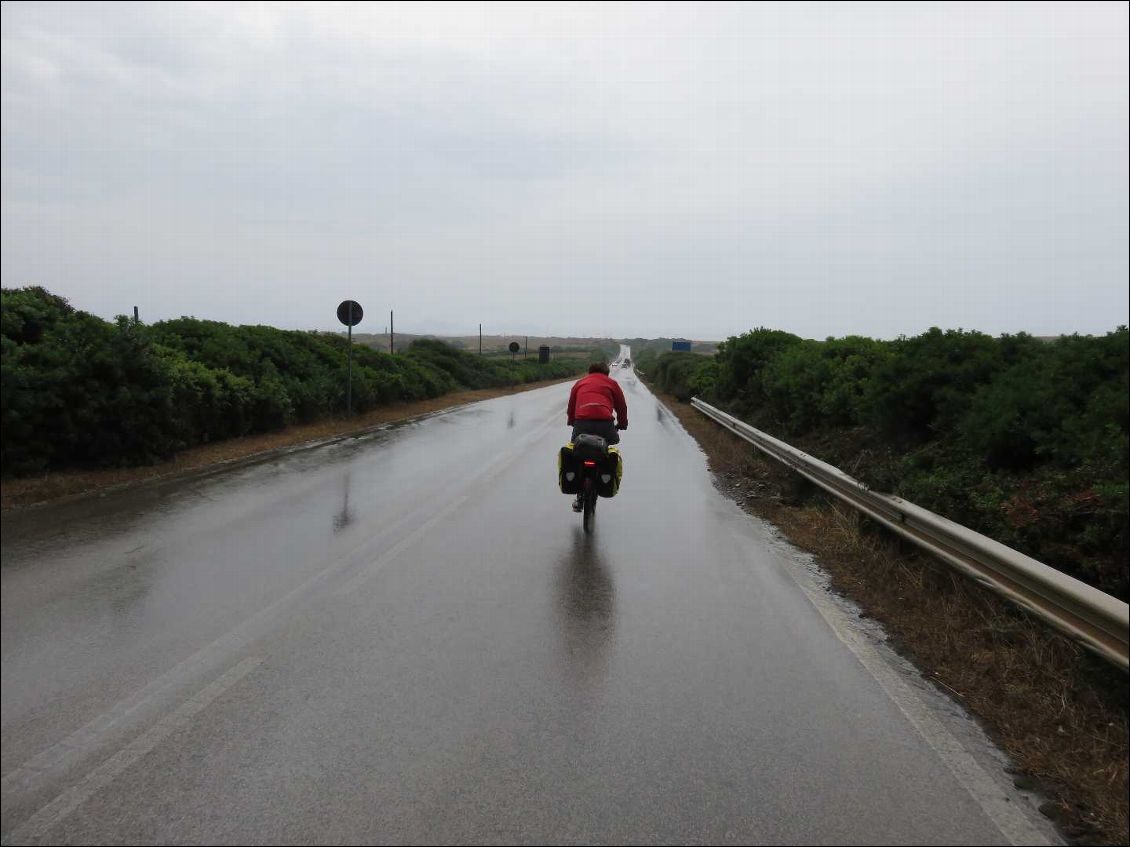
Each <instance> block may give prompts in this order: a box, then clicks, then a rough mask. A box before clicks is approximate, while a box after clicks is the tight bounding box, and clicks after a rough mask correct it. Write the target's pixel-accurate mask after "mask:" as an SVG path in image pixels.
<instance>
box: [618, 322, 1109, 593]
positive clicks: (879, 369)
mask: <svg viewBox="0 0 1130 847" xmlns="http://www.w3.org/2000/svg"><path fill="white" fill-rule="evenodd" d="M636 363H637V365H638V367H639V369H640V370H642V371H644V372H645V373H646V374H647V376H648V378H649V379H651V380H653V381H654V382H655V383H656V384H657V385H658V386H659V387H660V388H661V389H663V390H664V391H667V392H669V393H671V394H674V395H675V396H676V397H678V398H679V399H681V400H687V399H689V398H690V397H691V396H694V395H697V396H700V397H702V398H703V399H705V400H707V401H708V402H712V403H715V404H718V405H721V406H723V407H725V408H727V409H729V410H730V411H731V412H732V413H733V414H736V415H738V416H740V417H742V418H743V419H744V420H747V421H749V422H750V423H752V424H753V425H754V426H757V427H759V428H761V429H764V430H766V431H768V432H770V433H773V434H775V435H778V436H783V437H788V438H789V439H791V440H793V441H794V442H795V443H797V444H798V445H800V446H802V447H804V448H805V449H806V450H808V451H809V452H811V453H813V454H815V455H817V456H819V457H820V458H823V459H825V460H826V461H831V462H833V463H835V464H838V465H840V466H841V467H843V468H845V469H846V470H848V471H849V472H852V473H854V474H855V475H857V476H859V477H861V478H862V479H863V480H864V481H865V482H867V483H868V484H870V485H872V486H873V487H875V488H877V489H880V490H884V491H890V492H893V493H896V494H899V495H900V496H902V497H905V498H906V499H908V500H911V501H913V502H916V503H918V504H919V505H922V506H925V507H926V508H929V509H932V510H934V511H936V512H939V513H941V514H943V515H946V516H947V517H949V518H951V519H953V520H956V521H958V522H960V523H962V524H965V525H966V526H970V527H972V528H975V529H978V530H979V531H981V532H983V533H985V534H987V535H989V536H991V537H993V538H996V539H998V540H999V541H1002V542H1003V543H1005V544H1008V545H1010V546H1013V547H1016V548H1017V549H1020V550H1022V551H1024V552H1026V553H1028V554H1029V555H1031V556H1033V557H1035V558H1037V559H1040V560H1041V561H1044V562H1046V563H1047V564H1049V565H1053V566H1055V567H1058V568H1060V569H1061V570H1064V571H1066V572H1068V573H1071V574H1073V575H1075V576H1078V577H1080V578H1082V579H1085V580H1087V581H1089V582H1091V583H1092V584H1094V585H1097V586H1098V587H1100V588H1102V589H1103V590H1105V591H1108V592H1110V593H1113V594H1116V595H1118V596H1120V597H1122V598H1123V599H1126V597H1127V555H1128V550H1127V547H1128V545H1127V534H1128V512H1130V509H1128V486H1127V480H1128V475H1130V474H1128V461H1127V455H1128V447H1127V445H1128V430H1130V427H1128V415H1130V412H1128V409H1130V337H1128V333H1127V329H1126V327H1120V328H1119V329H1117V330H1116V331H1114V332H1111V333H1108V334H1107V335H1103V336H1097V337H1081V336H1068V337H1063V338H1059V339H1055V340H1050V341H1049V340H1039V339H1036V338H1034V337H1032V336H1029V335H1023V334H1022V335H1005V336H1001V337H999V338H993V337H990V336H988V335H983V334H981V333H978V332H962V331H947V332H943V331H942V330H940V329H931V330H930V331H928V332H926V333H923V334H922V335H919V336H916V337H913V338H900V339H898V340H895V341H876V340H873V339H870V338H861V337H848V338H830V339H828V340H826V341H810V340H806V339H802V338H798V337H797V336H795V335H790V334H789V333H786V332H780V331H774V330H768V329H758V330H755V331H753V332H747V333H745V334H743V335H741V336H738V337H736V338H730V339H729V340H727V341H725V342H724V343H722V344H721V345H719V349H718V353H717V355H715V356H713V357H704V356H696V355H694V354H693V353H667V354H664V355H655V354H653V353H646V354H644V355H641V356H637V357H636Z"/></svg>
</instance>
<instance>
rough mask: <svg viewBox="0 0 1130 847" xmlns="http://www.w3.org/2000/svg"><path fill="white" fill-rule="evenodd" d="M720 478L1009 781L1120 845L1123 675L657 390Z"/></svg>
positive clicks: (1093, 838) (1058, 814) (1078, 835)
mask: <svg viewBox="0 0 1130 847" xmlns="http://www.w3.org/2000/svg"><path fill="white" fill-rule="evenodd" d="M659 396H660V399H661V400H662V401H663V402H664V403H666V405H667V406H668V408H670V409H671V410H672V411H673V412H674V413H675V414H676V415H677V416H678V417H679V419H680V420H681V421H682V423H683V425H684V427H685V428H686V429H687V431H688V432H690V434H691V435H692V436H694V438H695V439H696V440H697V441H698V442H699V444H700V445H701V446H702V448H703V450H704V451H705V452H706V454H707V456H708V458H709V460H710V466H711V468H712V470H713V471H714V472H715V474H716V475H717V479H718V482H719V486H720V487H721V488H722V489H723V490H724V491H725V492H726V493H727V494H728V495H730V496H732V497H733V498H734V499H736V500H737V501H738V502H739V503H741V505H742V506H743V507H744V508H745V509H746V510H748V511H750V512H751V513H753V514H756V515H758V516H760V517H763V518H765V519H766V520H768V521H770V522H772V523H773V524H774V525H776V526H777V527H779V528H780V529H781V531H782V532H783V533H784V534H785V535H786V537H788V538H789V540H790V541H792V543H794V544H795V545H796V546H798V547H800V548H801V549H804V550H806V551H808V552H810V553H812V554H813V555H814V556H816V558H817V560H818V561H819V562H820V564H821V566H822V567H823V568H824V569H825V570H826V571H827V572H828V574H829V575H830V578H831V581H832V585H833V586H834V588H835V589H836V590H837V591H840V592H842V593H843V594H845V595H847V596H848V597H850V598H851V599H852V600H854V601H855V602H856V603H857V604H858V605H859V607H860V609H861V614H862V615H865V616H868V617H872V618H874V619H876V620H878V621H879V622H881V623H882V624H883V625H884V627H885V628H886V631H887V632H888V634H889V636H890V638H891V640H892V642H893V644H894V646H896V647H897V648H898V649H899V650H900V651H901V652H902V653H904V654H905V655H906V656H907V657H908V658H910V659H911V660H912V661H913V662H914V663H915V664H916V666H917V667H918V668H920V669H921V671H922V674H923V676H924V677H926V678H928V679H930V680H932V681H933V682H934V683H936V684H937V685H938V686H939V687H940V688H941V689H942V690H943V691H945V692H946V693H947V694H949V695H950V696H952V697H954V698H956V699H957V700H959V701H960V702H961V703H962V704H963V705H964V706H965V707H966V708H967V709H968V710H969V712H970V713H972V714H973V715H975V716H976V717H977V718H979V719H980V720H981V722H982V723H983V725H984V726H985V728H986V730H987V731H988V732H989V734H990V736H991V737H993V739H994V740H995V741H996V743H997V744H998V745H999V746H1000V747H1001V749H1003V750H1004V751H1005V752H1006V753H1007V754H1008V755H1009V756H1010V757H1011V759H1012V761H1013V762H1014V763H1015V766H1016V770H1015V774H1014V778H1015V780H1016V781H1017V784H1018V785H1020V786H1022V787H1034V788H1039V789H1040V790H1041V791H1042V793H1043V794H1044V796H1046V797H1049V798H1050V800H1049V802H1048V803H1046V804H1045V805H1044V807H1043V808H1042V811H1043V812H1044V814H1046V815H1047V816H1048V817H1050V818H1052V819H1053V820H1054V821H1055V822H1056V823H1057V824H1058V825H1059V827H1060V830H1061V832H1062V833H1063V834H1064V835H1065V836H1066V837H1067V838H1068V839H1070V840H1071V841H1073V842H1075V843H1080V844H1126V843H1127V842H1128V839H1130V833H1128V829H1127V789H1128V784H1127V755H1128V746H1127V681H1126V676H1125V674H1123V673H1121V672H1120V671H1117V670H1115V669H1113V668H1111V667H1110V666H1108V665H1107V664H1106V663H1104V662H1102V661H1101V660H1099V659H1097V658H1095V657H1093V656H1091V655H1090V654H1089V653H1087V652H1086V651H1084V650H1082V649H1081V648H1079V647H1078V646H1076V645H1075V644H1074V643H1073V642H1071V641H1069V640H1068V639H1066V638H1063V637H1061V636H1060V635H1058V634H1056V633H1054V632H1052V631H1051V630H1050V629H1048V628H1047V627H1045V626H1044V625H1042V624H1041V623H1039V622H1038V621H1035V620H1033V619H1031V618H1029V617H1028V616H1027V615H1025V614H1024V613H1023V612H1022V611H1020V610H1018V609H1016V608H1014V607H1012V606H1011V605H1009V604H1007V603H1005V602H1004V601H1002V600H1000V599H999V598H997V597H996V596H995V595H993V594H991V593H989V592H987V591H985V590H983V589H981V588H980V587H978V586H976V585H975V584H973V583H971V582H969V581H968V580H966V579H963V578H962V577H960V576H958V575H956V574H955V573H953V572H952V571H951V570H949V569H948V568H946V567H945V566H944V565H942V564H941V563H938V562H935V561H934V560H932V559H929V558H927V557H924V556H920V555H918V554H917V553H915V552H913V551H912V550H911V549H909V548H908V547H907V546H906V545H904V544H903V543H901V542H900V541H899V540H898V539H896V538H894V537H893V536H891V535H889V534H888V533H886V532H885V531H883V530H882V529H881V528H879V527H877V526H875V525H873V524H870V522H868V521H866V520H865V519H861V518H860V517H859V516H858V514H857V513H855V512H853V511H849V510H847V509H846V507H841V506H838V505H835V504H834V503H831V502H829V501H828V500H827V499H826V498H824V497H823V496H822V495H821V494H819V493H818V491H817V490H816V489H814V488H812V487H810V486H808V484H807V483H806V482H805V481H804V480H803V479H801V478H800V477H798V476H796V475H795V474H792V473H791V472H789V471H787V470H785V469H784V468H782V467H781V466H780V465H777V464H776V463H773V462H771V461H770V460H768V459H765V458H762V457H761V456H760V455H759V454H757V453H756V451H755V450H754V449H753V448H752V447H750V445H748V444H747V443H746V442H744V441H742V440H741V439H739V438H738V437H736V436H735V435H733V434H732V433H729V432H727V431H725V430H723V429H722V428H720V427H718V426H717V425H716V424H714V423H713V422H712V421H710V420H709V419H707V418H705V417H704V416H702V415H701V414H700V413H698V412H696V411H695V410H694V409H693V408H692V407H690V406H689V405H686V404H684V403H681V402H679V401H678V400H676V399H675V398H674V397H671V396H670V395H662V394H660V395H659Z"/></svg>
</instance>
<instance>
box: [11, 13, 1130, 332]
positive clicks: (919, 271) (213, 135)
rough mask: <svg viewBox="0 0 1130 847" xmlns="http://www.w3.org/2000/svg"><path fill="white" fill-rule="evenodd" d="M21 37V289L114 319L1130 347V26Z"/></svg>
mask: <svg viewBox="0 0 1130 847" xmlns="http://www.w3.org/2000/svg"><path fill="white" fill-rule="evenodd" d="M2 8H3V11H2V15H3V115H2V118H3V130H2V131H3V161H2V165H3V196H2V207H3V219H2V227H3V235H2V239H3V243H2V247H3V257H2V271H3V284H4V286H6V287H14V286H21V285H28V284H39V285H44V286H46V287H48V288H50V289H51V290H53V291H55V292H57V293H59V294H62V295H64V296H66V297H68V298H70V299H71V301H72V302H73V303H74V304H75V305H76V306H78V307H80V308H83V309H87V310H90V311H93V312H95V313H97V314H100V315H103V316H107V317H109V316H112V315H113V314H115V313H124V312H127V311H129V310H130V308H131V307H132V306H133V305H135V304H136V305H138V306H140V308H141V311H142V315H143V318H145V319H147V320H157V319H160V318H166V317H174V316H178V315H182V314H192V315H196V316H198V317H207V318H214V319H218V320H224V321H229V322H237V323H239V322H261V323H269V324H273V325H276V326H283V327H303V328H309V327H321V328H331V327H335V326H336V323H335V321H334V317H333V315H334V309H335V307H336V305H337V303H338V301H340V300H341V299H343V298H345V297H353V298H355V299H357V300H358V301H360V302H361V303H362V305H363V306H364V307H365V309H366V312H367V317H366V321H365V323H364V324H362V326H361V327H360V328H359V329H362V330H368V331H376V332H380V331H382V329H383V326H384V324H385V316H386V315H387V311H388V309H390V308H395V309H396V312H397V326H398V327H399V328H403V329H404V330H405V331H413V330H420V331H451V332H470V331H474V330H475V328H476V326H477V324H478V322H479V321H482V322H483V323H484V330H485V331H504V332H509V333H516V334H521V333H525V332H528V333H530V334H540V333H557V334H583V335H590V334H608V335H614V336H637V335H643V336H655V335H686V336H690V337H698V338H720V337H725V336H727V335H730V334H733V333H737V332H741V331H744V330H746V329H749V328H751V327H755V326H759V325H765V326H771V327H775V328H781V329H787V330H790V331H792V332H796V333H798V334H801V335H805V336H810V337H824V336H826V335H842V334H847V333H862V334H868V335H874V336H882V337H891V336H895V335H898V334H902V333H906V334H914V333H917V332H920V331H922V330H923V329H925V328H927V327H929V326H931V325H938V326H943V327H964V328H969V329H981V330H984V331H987V332H992V333H999V332H1014V331H1019V330H1025V331H1029V332H1033V333H1036V334H1051V333H1059V332H1074V331H1079V332H1105V331H1108V330H1110V329H1113V328H1114V327H1115V326H1116V325H1118V324H1121V323H1126V322H1127V320H1128V297H1127V276H1128V236H1127V233H1128V229H1130V221H1128V190H1127V185H1128V181H1130V174H1128V164H1127V163H1128V160H1130V149H1128V146H1130V145H1128V105H1127V100H1128V87H1127V75H1128V72H1127V68H1128V66H1130V59H1128V50H1127V42H1128V17H1127V9H1128V6H1127V4H1126V3H1106V4H1086V3H1064V4H1062V5H1059V4H1031V5H1029V4H1018V5H1013V4H1009V5H996V4H988V3H973V4H968V5H966V4H954V5H949V4H944V5H943V4H923V5H918V4H894V3H891V4H887V3H881V4H848V3H844V4H831V5H825V4H815V3H814V4H809V3H795V4H794V3H790V4H784V5H775V4H765V5H712V4H705V3H695V4H690V5H681V4H674V5H668V4H632V5H606V4H592V5H589V4H585V5H563V6H559V5H552V6H540V5H519V4H503V5H497V6H495V5H478V4H460V5H444V4H441V5H423V4H421V5H397V4H393V5H349V4H345V5H338V4H334V3H326V2H319V3H310V4H288V5H272V4H266V5H260V4H255V5H238V4H218V5H212V4H194V5H185V6H182V5H175V4H152V5H150V4H124V5H117V4H104V3H93V2H90V3H79V4H74V5H72V4H38V3H35V4H30V3H29V4H24V3H7V2H6V3H4V4H3V7H2Z"/></svg>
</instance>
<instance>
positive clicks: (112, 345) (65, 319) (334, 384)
mask: <svg viewBox="0 0 1130 847" xmlns="http://www.w3.org/2000/svg"><path fill="white" fill-rule="evenodd" d="M0 302H2V308H0V330H2V332H0V344H2V352H3V357H2V363H0V367H2V371H3V374H2V375H3V384H2V388H0V392H2V396H0V400H2V411H0V415H2V420H0V422H2V425H3V426H2V437H0V459H2V472H3V474H4V475H11V474H28V473H35V472H37V471H42V470H45V469H51V468H64V467H93V466H100V465H120V464H136V463H145V462H152V461H156V460H158V459H163V458H167V457H169V456H171V455H172V454H173V453H175V452H176V451H177V450H179V449H183V448H185V447H190V446H193V445H196V444H202V443H207V442H211V441H216V440H219V439H223V438H233V437H239V436H242V435H246V434H248V433H252V432H265V431H269V430H274V429H279V428H281V427H283V426H286V425H288V424H291V423H304V422H309V421H313V420H317V419H319V418H322V417H325V416H327V415H333V414H338V413H341V412H343V411H344V410H345V405H346V374H347V369H348V353H349V351H348V346H347V344H348V342H347V339H346V338H345V337H343V336H341V335H338V334H334V333H317V332H297V331H287V330H280V329H275V328H274V327H267V326H231V325H228V324H224V323H219V322H217V321H205V320H198V319H196V318H178V319H176V320H171V321H162V322H159V323H156V324H153V325H152V326H145V325H142V324H140V323H137V322H134V321H130V320H127V319H126V318H118V319H117V321H116V322H115V323H108V322H107V321H104V320H102V319H100V318H98V317H95V316H94V315H90V314H88V313H86V312H82V311H79V310H76V309H74V308H73V307H72V306H71V305H70V304H69V303H67V301H66V300H65V299H63V298H62V297H58V296H56V295H54V294H51V293H50V292H48V291H46V290H45V289H43V288H22V289H12V290H9V289H4V290H3V293H2V301H0ZM584 364H585V363H584V362H583V361H582V360H578V359H564V360H559V361H555V362H551V363H549V364H547V365H539V364H538V363H537V362H530V361H526V362H512V361H509V360H504V359H493V360H486V359H483V358H481V357H478V356H473V355H471V354H469V353H464V352H462V351H459V350H456V349H454V348H452V347H449V346H448V345H446V344H443V343H442V342H437V341H424V342H416V343H415V344H413V345H412V347H411V349H410V350H409V352H408V354H406V355H398V356H391V355H389V354H387V353H384V352H380V351H377V350H374V349H372V348H370V347H366V346H363V345H360V344H355V345H354V348H353V377H352V386H351V387H352V393H353V408H354V410H355V411H358V412H364V411H367V410H369V409H372V408H374V407H376V406H378V405H382V404H387V403H394V402H398V401H404V400H420V399H424V398H429V397H437V396H440V395H442V394H445V393H447V392H450V391H453V390H455V389H457V388H486V387H494V386H509V385H519V384H522V383H526V382H532V381H536V380H539V379H550V378H557V377H566V376H570V375H572V374H574V373H577V372H579V371H580V370H582V369H583V367H584Z"/></svg>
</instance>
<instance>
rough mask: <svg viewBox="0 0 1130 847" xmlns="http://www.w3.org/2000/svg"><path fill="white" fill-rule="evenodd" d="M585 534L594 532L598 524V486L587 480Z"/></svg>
mask: <svg viewBox="0 0 1130 847" xmlns="http://www.w3.org/2000/svg"><path fill="white" fill-rule="evenodd" d="M584 513H585V520H584V525H585V532H592V530H593V526H594V525H595V523H596V485H595V484H593V481H592V480H591V479H586V480H585V509H584Z"/></svg>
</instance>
